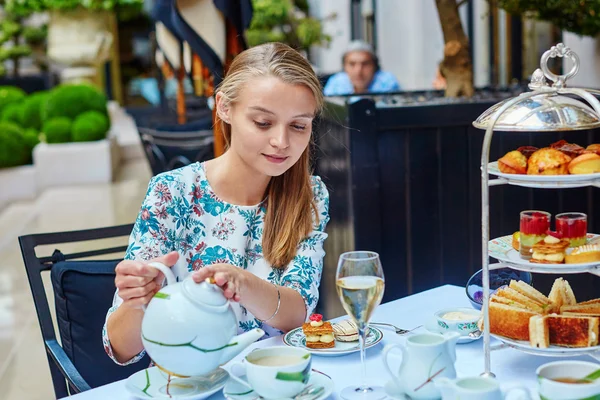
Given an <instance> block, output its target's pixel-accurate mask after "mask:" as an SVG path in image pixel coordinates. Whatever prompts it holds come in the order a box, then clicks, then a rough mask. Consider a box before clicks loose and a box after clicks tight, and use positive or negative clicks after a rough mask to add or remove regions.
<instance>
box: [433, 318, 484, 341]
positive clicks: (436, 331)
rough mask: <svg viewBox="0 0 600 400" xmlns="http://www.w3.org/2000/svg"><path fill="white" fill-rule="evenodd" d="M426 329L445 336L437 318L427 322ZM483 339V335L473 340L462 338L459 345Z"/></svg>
mask: <svg viewBox="0 0 600 400" xmlns="http://www.w3.org/2000/svg"><path fill="white" fill-rule="evenodd" d="M424 328H425V329H427V330H428V331H429V332H432V333H441V334H444V331H442V330H441V329H440V328H439V326H438V324H437V321H436V319H435V317H432V318H430V319H429V321H427V323H425V325H424ZM482 337H483V335H481V336H479V337H478V338H477V339H473V338H470V337H468V336H461V337H460V338H459V339H458V342H457V343H458V344H465V343H471V342H474V341H476V340H479V339H481V338H482Z"/></svg>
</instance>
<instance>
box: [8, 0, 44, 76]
mask: <svg viewBox="0 0 600 400" xmlns="http://www.w3.org/2000/svg"><path fill="white" fill-rule="evenodd" d="M6 3H7V2H6V1H5V0H0V6H2V7H3V9H4V18H3V20H2V21H1V22H0V76H2V75H4V74H6V68H5V67H4V62H5V61H7V60H11V61H12V62H13V71H12V74H13V76H19V60H20V59H21V58H22V57H26V56H29V55H30V54H31V52H32V50H31V46H30V43H29V42H28V39H31V40H32V41H35V42H36V43H39V40H40V36H41V35H43V30H42V29H43V28H40V29H38V28H32V27H27V28H26V27H24V26H23V21H24V20H25V19H26V18H27V17H29V16H30V15H31V14H32V12H27V13H25V12H20V11H21V10H19V9H16V10H15V9H12V10H11V8H10V7H6V5H7V4H6Z"/></svg>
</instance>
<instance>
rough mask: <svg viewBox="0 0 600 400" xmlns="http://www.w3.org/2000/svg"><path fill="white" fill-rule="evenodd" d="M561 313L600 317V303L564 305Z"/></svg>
mask: <svg viewBox="0 0 600 400" xmlns="http://www.w3.org/2000/svg"><path fill="white" fill-rule="evenodd" d="M560 313H561V314H565V315H587V316H593V317H600V303H590V304H582V303H579V304H576V305H574V306H562V307H561V308H560Z"/></svg>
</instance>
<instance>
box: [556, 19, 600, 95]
mask: <svg viewBox="0 0 600 400" xmlns="http://www.w3.org/2000/svg"><path fill="white" fill-rule="evenodd" d="M563 43H564V44H565V45H567V46H568V47H570V48H571V50H573V51H574V52H575V53H577V55H578V56H579V61H580V64H579V72H578V73H577V75H575V77H574V78H571V79H569V80H568V81H567V85H568V86H571V87H574V86H579V87H589V88H594V89H600V42H599V41H598V40H597V39H596V38H592V37H588V36H578V35H576V34H574V33H570V32H566V31H563ZM546 50H547V49H546ZM572 67H573V63H572V62H571V60H570V59H568V58H565V59H564V60H563V71H564V73H565V74H566V73H568V72H569V71H570V70H571V68H572Z"/></svg>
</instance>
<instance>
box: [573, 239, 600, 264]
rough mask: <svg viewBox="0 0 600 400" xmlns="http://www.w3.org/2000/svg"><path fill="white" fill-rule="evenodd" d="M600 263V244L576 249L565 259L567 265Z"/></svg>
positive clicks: (586, 245) (585, 245)
mask: <svg viewBox="0 0 600 400" xmlns="http://www.w3.org/2000/svg"><path fill="white" fill-rule="evenodd" d="M595 261H600V244H584V245H583V246H579V247H575V248H574V249H573V251H572V252H571V254H567V255H566V257H565V263H567V264H581V263H589V262H595Z"/></svg>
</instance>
